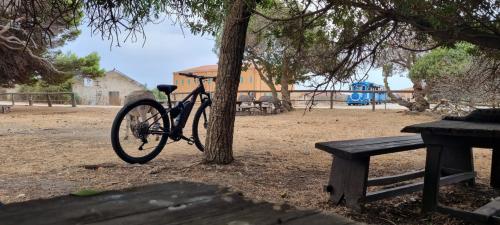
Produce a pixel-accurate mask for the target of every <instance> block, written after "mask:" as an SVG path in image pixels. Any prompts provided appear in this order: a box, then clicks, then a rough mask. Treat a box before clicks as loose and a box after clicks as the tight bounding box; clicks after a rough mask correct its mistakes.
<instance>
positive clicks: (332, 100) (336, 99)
mask: <svg viewBox="0 0 500 225" xmlns="http://www.w3.org/2000/svg"><path fill="white" fill-rule="evenodd" d="M250 92H252V93H259V94H270V93H271V92H270V91H256V90H240V91H238V96H239V95H241V94H243V95H247V94H248V93H250ZM354 92H356V93H371V94H372V95H371V96H372V99H371V105H372V110H373V111H375V106H376V104H377V102H376V101H375V98H374V96H375V93H382V94H383V93H387V91H385V90H380V91H379V90H366V91H363V90H327V91H325V90H318V91H316V92H314V90H290V96H291V99H290V100H291V102H292V104H293V105H302V106H305V105H306V104H308V103H311V99H312V96H314V103H327V104H329V108H330V109H333V107H334V105H335V104H336V103H337V104H338V103H340V102H342V103H345V102H346V98H347V94H350V93H354ZM391 92H392V93H395V94H403V93H406V94H412V93H413V91H411V90H392V91H391ZM189 93H190V92H174V93H172V100H173V101H178V100H181V99H182V98H184V97H185V96H187V95H188V94H189ZM210 94H211V93H210ZM278 94H279V95H280V92H278ZM298 96H299V97H300V98H298ZM325 97H326V99H325ZM257 98H258V96H257ZM388 102H391V100H390V98H389V97H387V98H386V100H385V101H384V102H383V104H384V105H386V104H387V103H388ZM297 103H299V104H297Z"/></svg>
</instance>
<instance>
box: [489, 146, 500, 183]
mask: <svg viewBox="0 0 500 225" xmlns="http://www.w3.org/2000/svg"><path fill="white" fill-rule="evenodd" d="M490 185H491V186H492V187H494V188H500V146H496V147H494V148H493V152H492V155H491V180H490Z"/></svg>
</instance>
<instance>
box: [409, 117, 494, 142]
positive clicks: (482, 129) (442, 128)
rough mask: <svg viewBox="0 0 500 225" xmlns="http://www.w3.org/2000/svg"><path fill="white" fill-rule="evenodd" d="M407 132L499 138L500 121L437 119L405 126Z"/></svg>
mask: <svg viewBox="0 0 500 225" xmlns="http://www.w3.org/2000/svg"><path fill="white" fill-rule="evenodd" d="M401 132H407V133H430V134H436V135H447V136H466V137H480V138H500V123H485V122H469V121H456V120H439V121H434V122H428V123H420V124H414V125H410V126H407V127H405V128H403V129H402V130H401Z"/></svg>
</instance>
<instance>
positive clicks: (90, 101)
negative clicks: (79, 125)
mask: <svg viewBox="0 0 500 225" xmlns="http://www.w3.org/2000/svg"><path fill="white" fill-rule="evenodd" d="M144 89H146V86H144V85H143V84H141V83H139V82H137V81H135V80H134V79H132V78H130V77H129V76H127V75H125V74H124V73H122V72H120V71H118V70H116V69H113V70H111V71H108V72H106V73H105V74H104V76H102V77H98V78H96V79H90V78H84V77H76V78H75V81H74V83H73V85H72V91H73V92H74V93H75V94H76V96H77V102H78V104H82V105H122V104H123V101H124V99H125V96H127V95H128V94H129V93H130V92H132V91H136V90H144Z"/></svg>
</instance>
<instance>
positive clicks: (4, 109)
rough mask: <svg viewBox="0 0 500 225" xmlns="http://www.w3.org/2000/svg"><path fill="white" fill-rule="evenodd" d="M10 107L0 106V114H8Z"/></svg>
mask: <svg viewBox="0 0 500 225" xmlns="http://www.w3.org/2000/svg"><path fill="white" fill-rule="evenodd" d="M10 107H11V106H10V105H0V113H8V112H10Z"/></svg>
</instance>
